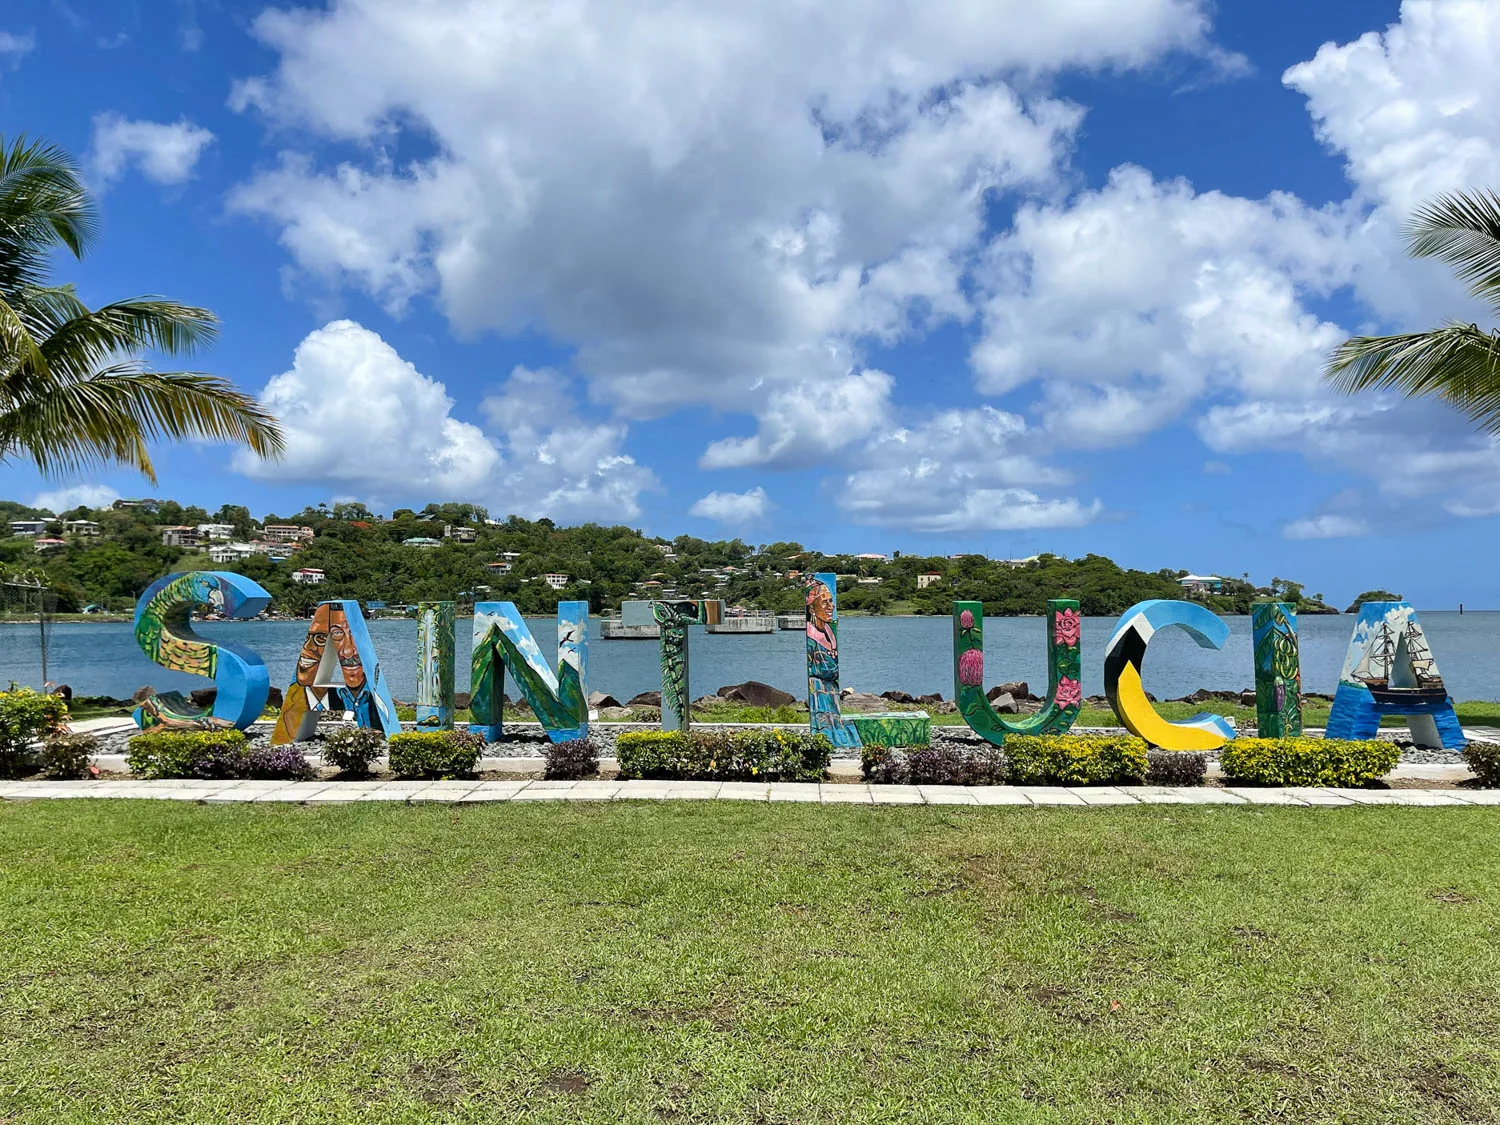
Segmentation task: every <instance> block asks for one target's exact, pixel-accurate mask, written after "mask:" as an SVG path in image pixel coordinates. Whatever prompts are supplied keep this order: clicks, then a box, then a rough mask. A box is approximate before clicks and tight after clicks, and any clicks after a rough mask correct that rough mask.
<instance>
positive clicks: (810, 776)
mask: <svg viewBox="0 0 1500 1125" xmlns="http://www.w3.org/2000/svg"><path fill="white" fill-rule="evenodd" d="M832 754H833V743H831V742H829V741H828V738H827V737H826V736H825V735H821V734H813V733H812V732H811V731H808V730H791V731H789V730H775V729H772V730H734V731H726V730H695V731H690V732H688V733H683V732H682V731H658V730H650V731H630V732H628V733H626V734H622V735H620V736H619V737H618V738H617V739H615V755H616V757H617V759H618V761H619V766H620V776H621V777H623V778H669V779H673V780H706V781H818V780H821V779H822V777H823V775H824V773H825V771H826V770H827V769H828V760H829V758H830V757H831V756H832Z"/></svg>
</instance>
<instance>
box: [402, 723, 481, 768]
mask: <svg viewBox="0 0 1500 1125" xmlns="http://www.w3.org/2000/svg"><path fill="white" fill-rule="evenodd" d="M387 745H388V746H389V747H390V751H389V754H390V767H391V772H392V773H394V774H395V775H396V776H397V777H423V778H440V777H469V776H472V775H473V773H474V767H475V766H477V765H478V764H479V759H480V757H481V755H483V753H484V739H483V738H481V737H480V736H479V735H477V734H470V733H468V732H466V731H456V730H432V731H407V732H405V733H402V734H397V735H392V736H391V740H390V742H389V743H388V744H387Z"/></svg>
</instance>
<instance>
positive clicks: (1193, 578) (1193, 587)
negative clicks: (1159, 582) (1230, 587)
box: [1177, 574, 1224, 594]
mask: <svg viewBox="0 0 1500 1125" xmlns="http://www.w3.org/2000/svg"><path fill="white" fill-rule="evenodd" d="M1177 585H1179V586H1181V587H1182V588H1183V589H1184V590H1185V591H1187V592H1188V593H1189V594H1211V593H1214V592H1216V591H1219V590H1222V589H1223V588H1224V579H1222V578H1220V577H1219V576H1218V575H1216V574H1184V575H1183V576H1182V577H1181V578H1179V579H1178V580H1177Z"/></svg>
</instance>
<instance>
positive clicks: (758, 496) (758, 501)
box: [688, 485, 775, 527]
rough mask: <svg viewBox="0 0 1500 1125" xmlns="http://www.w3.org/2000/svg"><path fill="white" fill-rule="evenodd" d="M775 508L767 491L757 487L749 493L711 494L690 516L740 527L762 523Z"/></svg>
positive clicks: (692, 509) (690, 509)
mask: <svg viewBox="0 0 1500 1125" xmlns="http://www.w3.org/2000/svg"><path fill="white" fill-rule="evenodd" d="M774 506H775V505H773V504H772V503H771V499H770V497H768V496H767V495H766V490H765V489H764V488H761V487H760V486H759V485H756V486H755V487H754V488H752V489H750V490H749V491H748V492H710V493H709V494H708V495H707V496H704V497H701V498H700V499H699V500H698V501H697V503H695V504H694V505H693V506H692V507H691V508H689V509H688V514H689V515H693V516H700V517H702V518H703V519H710V520H715V521H717V522H718V523H722V524H728V525H731V526H735V527H739V526H743V525H746V524H753V523H759V522H761V521H762V520H764V519H765V518H766V516H767V515H768V514H769V513H770V510H771V509H772V508H773V507H774Z"/></svg>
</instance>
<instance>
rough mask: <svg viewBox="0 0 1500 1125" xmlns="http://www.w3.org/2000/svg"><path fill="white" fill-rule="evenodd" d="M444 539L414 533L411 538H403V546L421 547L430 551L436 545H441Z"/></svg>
mask: <svg viewBox="0 0 1500 1125" xmlns="http://www.w3.org/2000/svg"><path fill="white" fill-rule="evenodd" d="M442 545H443V544H442V541H441V540H438V539H433V538H432V537H431V536H428V535H413V536H412V537H411V538H410V539H403V540H401V546H403V547H420V548H421V549H422V550H424V551H430V550H432V549H433V548H434V547H441V546H442Z"/></svg>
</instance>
